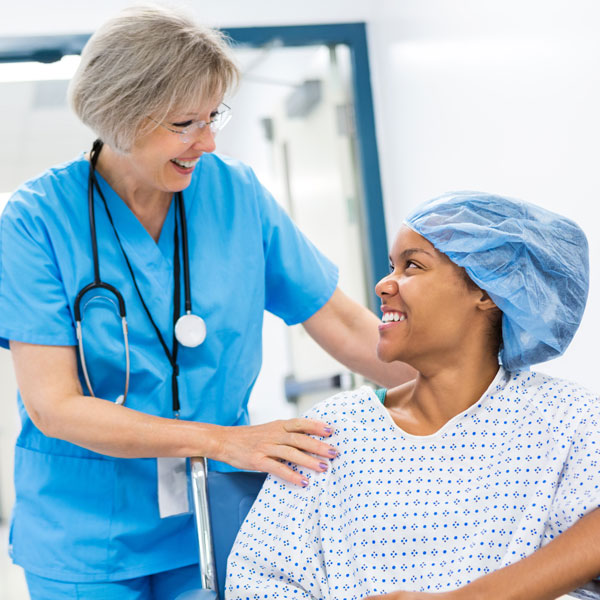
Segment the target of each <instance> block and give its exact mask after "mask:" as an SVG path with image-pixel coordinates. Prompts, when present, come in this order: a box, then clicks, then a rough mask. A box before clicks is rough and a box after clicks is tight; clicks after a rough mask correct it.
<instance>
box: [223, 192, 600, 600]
mask: <svg viewBox="0 0 600 600" xmlns="http://www.w3.org/2000/svg"><path fill="white" fill-rule="evenodd" d="M390 270H391V272H390V274H389V275H388V276H387V277H385V278H384V279H382V280H381V281H380V282H379V283H378V284H377V286H376V292H377V294H378V296H379V297H380V298H381V304H382V306H381V308H382V312H383V317H382V319H381V325H380V328H379V329H380V340H379V346H378V354H379V357H380V358H381V359H382V360H384V361H386V362H391V361H403V362H406V363H409V364H410V365H412V366H413V367H415V369H417V371H418V376H417V379H416V380H415V381H412V382H409V383H407V384H404V385H402V386H400V387H397V388H394V389H390V390H387V391H386V390H377V392H373V390H371V389H370V388H368V387H362V388H360V389H358V390H356V391H354V392H344V393H341V394H338V395H337V396H334V397H333V398H330V399H328V400H326V401H325V402H322V403H321V404H319V405H317V406H315V407H314V408H313V409H312V410H311V411H310V412H309V413H308V415H307V416H309V417H311V418H315V419H320V420H323V421H327V422H328V423H331V424H332V425H333V426H334V427H335V432H334V434H333V436H332V437H331V438H329V441H330V443H332V444H333V445H336V446H337V448H338V451H339V456H338V458H336V459H335V460H334V461H333V462H332V464H331V466H330V468H329V470H328V471H327V472H325V473H317V474H315V473H313V472H309V471H302V469H299V470H300V471H302V472H303V474H304V475H305V477H306V478H308V479H310V484H309V485H308V486H307V487H306V488H297V487H295V486H293V485H291V484H288V483H286V482H284V481H282V480H279V479H276V478H274V477H272V476H269V478H268V480H267V481H266V483H265V485H264V487H263V489H262V491H261V493H260V495H259V497H258V499H257V501H256V502H255V504H254V506H253V508H252V510H251V512H250V514H249V515H248V518H247V519H246V521H245V523H244V524H243V526H242V528H241V530H240V533H239V535H238V537H237V540H236V543H235V545H234V547H233V550H232V553H231V555H230V557H229V564H228V579H227V598H229V599H234V598H279V599H286V598H319V599H321V598H323V599H330V598H331V599H333V598H335V599H362V598H365V597H369V598H371V597H377V598H389V599H396V600H420V599H423V600H426V599H427V598H429V597H430V596H434V597H435V599H438V600H451V599H452V600H463V599H464V600H467V599H471V598H473V599H475V598H477V599H483V600H496V599H498V600H500V599H502V600H513V599H515V600H517V599H519V600H520V599H523V600H525V599H526V600H551V599H553V598H556V597H558V596H560V595H562V594H565V593H568V592H569V591H571V590H573V589H575V588H577V587H578V586H580V585H582V584H583V583H585V582H587V581H589V580H591V579H593V578H594V577H595V576H597V575H598V574H599V573H600V546H599V541H598V540H600V510H598V507H599V506H600V401H599V399H598V398H597V397H596V396H594V395H593V394H592V393H590V392H588V391H587V390H585V389H583V388H582V387H580V386H578V385H576V384H574V383H571V382H568V381H564V380H561V379H556V378H554V377H550V376H548V375H544V374H542V373H538V372H535V371H529V367H530V365H532V364H535V363H539V362H543V361H546V360H549V359H551V358H554V357H556V356H559V355H560V354H562V353H563V352H564V351H565V349H566V347H567V345H568V344H569V342H570V341H571V339H572V337H573V335H574V334H575V331H576V330H577V327H578V326H579V323H580V321H581V317H582V315H583V310H584V307H585V302H586V298H587V291H588V252H587V242H586V239H585V236H584V234H583V232H582V231H581V230H580V229H579V227H577V225H575V224H574V223H573V222H571V221H569V220H568V219H565V218H563V217H561V216H559V215H556V214H553V213H550V212H548V211H546V210H544V209H542V208H539V207H537V206H533V205H531V204H526V203H524V202H520V201H516V200H512V199H508V198H501V197H498V196H493V195H488V194H482V193H474V192H460V193H452V194H447V195H445V196H442V197H440V198H437V199H435V200H433V201H430V202H428V203H426V204H424V205H423V206H421V207H420V208H419V209H417V210H416V211H415V212H414V213H413V214H412V215H411V216H410V217H409V218H408V219H407V220H406V222H405V224H404V226H403V227H402V228H401V229H400V232H399V233H398V236H397V238H396V240H395V242H394V245H393V247H392V250H391V254H390ZM435 599H433V600H435Z"/></svg>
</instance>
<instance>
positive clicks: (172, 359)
mask: <svg viewBox="0 0 600 600" xmlns="http://www.w3.org/2000/svg"><path fill="white" fill-rule="evenodd" d="M102 146H103V143H102V142H101V141H100V140H96V141H95V142H94V144H93V146H92V150H91V152H90V171H89V177H88V214H89V223H90V239H91V246H92V259H93V265H94V280H93V281H92V282H90V283H88V284H87V285H86V286H84V287H83V288H81V290H79V292H78V293H77V295H76V297H75V302H74V307H73V310H74V317H75V324H76V332H77V344H78V347H79V357H80V361H81V366H82V371H83V376H84V379H85V382H86V385H87V387H88V390H89V392H90V395H91V396H95V394H94V391H93V388H92V384H91V379H90V376H89V372H88V369H87V365H86V361H85V353H84V349H83V328H82V326H81V321H82V316H83V315H82V311H81V302H82V301H83V298H84V296H85V295H86V294H88V293H89V292H90V291H92V290H95V289H104V290H106V291H108V292H109V293H111V294H112V295H113V296H114V297H115V298H116V299H117V304H118V310H119V316H120V317H121V324H122V331H123V340H124V346H125V387H124V393H123V394H122V396H119V398H117V401H116V402H117V404H125V401H126V399H127V393H128V391H129V378H130V367H131V362H130V353H129V337H128V327H127V316H126V309H125V300H124V298H123V296H122V294H121V293H120V292H119V290H118V289H117V288H116V287H115V286H113V285H111V284H109V283H106V282H104V281H102V278H101V275H100V257H99V252H98V240H97V232H96V216H95V207H94V188H95V189H96V190H97V191H98V194H99V196H100V198H101V200H102V202H103V204H104V208H105V209H106V213H107V216H108V220H109V222H110V224H111V227H112V229H113V231H114V234H115V237H116V239H117V242H118V244H119V247H120V248H121V252H122V254H123V257H124V259H125V262H126V264H127V268H128V270H129V272H130V275H131V278H132V281H133V284H134V287H135V289H136V291H137V294H138V296H139V298H140V300H141V302H142V305H143V307H144V310H145V311H146V314H147V315H148V318H149V319H150V322H151V323H152V326H153V328H154V330H155V333H156V336H157V338H158V340H159V342H160V344H161V346H162V348H163V351H164V353H165V355H166V357H167V358H168V360H169V363H170V365H171V368H172V396H173V413H174V414H175V416H176V417H177V416H178V415H179V408H180V406H179V391H178V383H177V376H178V375H179V366H178V364H177V350H178V339H177V334H176V325H177V321H178V319H179V310H178V307H179V302H180V296H179V293H180V292H179V289H180V288H179V278H180V266H179V265H180V262H179V249H180V244H179V234H178V230H179V228H178V226H177V213H179V220H180V221H181V252H182V254H183V257H182V258H183V274H184V298H185V304H184V306H185V313H186V314H187V315H191V313H192V299H191V285H190V269H189V251H188V237H187V220H186V217H185V209H184V205H183V195H182V193H181V192H177V193H176V197H175V202H176V215H175V231H174V256H173V258H174V260H173V266H174V273H173V274H174V278H175V286H174V293H173V295H174V308H173V327H174V329H173V350H172V351H171V350H170V349H169V347H168V346H167V344H166V342H165V340H164V338H163V336H162V334H161V332H160V330H159V328H158V326H157V325H156V323H155V321H154V319H153V318H152V314H151V313H150V310H149V308H148V306H147V304H146V302H145V301H144V297H143V296H142V293H141V290H140V288H139V286H138V283H137V280H136V277H135V274H134V272H133V267H132V266H131V263H130V261H129V258H128V256H127V253H126V252H125V249H124V248H123V244H122V243H121V239H120V237H119V234H118V232H117V229H116V227H115V224H114V222H113V219H112V215H111V213H110V211H109V209H108V204H107V202H106V199H105V198H104V194H103V193H102V190H101V189H100V186H99V185H98V180H97V179H96V176H95V169H96V163H97V161H98V156H99V154H100V150H101V149H102ZM197 319H200V318H199V317H197ZM200 320H201V319H200ZM201 321H202V320H201ZM202 323H203V321H202ZM200 343H201V342H200Z"/></svg>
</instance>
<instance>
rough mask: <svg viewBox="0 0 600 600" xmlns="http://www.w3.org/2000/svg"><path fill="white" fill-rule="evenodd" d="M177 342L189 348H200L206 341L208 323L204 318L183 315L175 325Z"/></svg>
mask: <svg viewBox="0 0 600 600" xmlns="http://www.w3.org/2000/svg"><path fill="white" fill-rule="evenodd" d="M175 337H176V338H177V341H178V342H179V343H180V344H181V345H182V346H186V347H188V348H195V347H196V346H199V345H200V344H201V343H202V342H203V341H204V340H205V339H206V323H205V322H204V319H203V318H202V317H199V316H198V315H193V314H190V313H188V314H185V315H181V317H179V319H177V322H176V323H175Z"/></svg>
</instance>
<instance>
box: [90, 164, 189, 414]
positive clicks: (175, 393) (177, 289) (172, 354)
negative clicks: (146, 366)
mask: <svg viewBox="0 0 600 600" xmlns="http://www.w3.org/2000/svg"><path fill="white" fill-rule="evenodd" d="M94 158H96V157H94ZM92 164H93V166H94V167H95V161H94V162H93V163H92ZM92 173H93V169H92ZM91 177H92V185H93V186H94V188H95V189H96V190H97V191H98V193H99V195H100V198H101V199H102V203H103V204H104V209H105V210H106V214H107V216H108V220H109V222H110V224H111V227H112V230H113V232H114V234H115V237H116V239H117V243H118V244H119V248H121V252H122V254H123V257H124V258H125V262H126V263H127V268H128V269H129V273H130V275H131V279H132V281H133V285H134V287H135V289H136V291H137V294H138V296H139V298H140V301H141V303H142V306H143V307H144V310H145V311H146V314H147V315H148V318H149V319H150V322H151V323H152V326H153V327H154V331H155V332H156V337H157V338H158V341H159V342H160V345H161V346H162V349H163V351H164V353H165V356H166V357H167V360H168V361H169V364H170V365H171V395H172V399H173V416H174V417H175V418H179V411H180V408H181V406H180V402H179V383H178V380H177V377H178V375H179V365H178V364H177V350H178V348H179V343H178V342H177V338H176V337H175V323H176V322H177V320H178V319H179V315H180V305H181V282H180V279H181V264H180V259H179V252H180V248H179V226H178V223H177V217H179V218H180V219H181V221H182V227H183V223H184V219H185V217H184V216H183V211H184V207H183V194H182V193H181V192H177V193H176V194H175V203H176V206H175V208H176V211H175V227H174V233H173V246H174V249H173V279H174V285H173V349H172V350H169V347H168V346H167V344H166V342H165V340H164V338H163V336H162V334H161V332H160V329H159V328H158V326H157V325H156V322H155V321H154V319H153V318H152V314H151V313H150V309H149V308H148V305H147V304H146V302H145V300H144V297H143V296H142V292H141V290H140V288H139V286H138V283H137V280H136V278H135V274H134V272H133V268H132V266H131V262H130V261H129V257H128V256H127V253H126V252H125V249H124V248H123V244H122V243H121V239H120V237H119V234H118V233H117V228H116V227H115V224H114V221H113V218H112V215H111V213H110V210H109V209H108V204H107V202H106V198H105V197H104V194H103V193H102V189H101V188H100V186H99V185H98V180H97V179H96V177H95V174H92V175H91ZM186 271H187V269H186Z"/></svg>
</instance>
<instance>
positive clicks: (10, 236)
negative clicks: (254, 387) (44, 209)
mask: <svg viewBox="0 0 600 600" xmlns="http://www.w3.org/2000/svg"><path fill="white" fill-rule="evenodd" d="M35 194H36V192H33V191H29V190H22V191H18V192H16V194H15V195H14V196H13V197H12V198H11V200H9V203H8V204H7V206H6V208H5V210H4V212H3V214H2V217H1V218H0V346H2V347H5V348H8V341H9V340H15V341H19V342H26V343H30V344H47V345H55V346H72V345H76V344H77V338H76V335H75V329H74V325H73V319H72V315H71V311H70V308H69V303H68V301H67V297H66V294H65V289H64V286H63V282H62V278H61V274H60V271H59V268H58V265H57V261H56V257H55V255H54V251H53V248H52V243H51V239H50V236H49V234H48V230H47V226H46V223H45V221H44V219H43V218H42V217H41V215H40V214H39V212H38V211H37V210H36V198H35Z"/></svg>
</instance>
